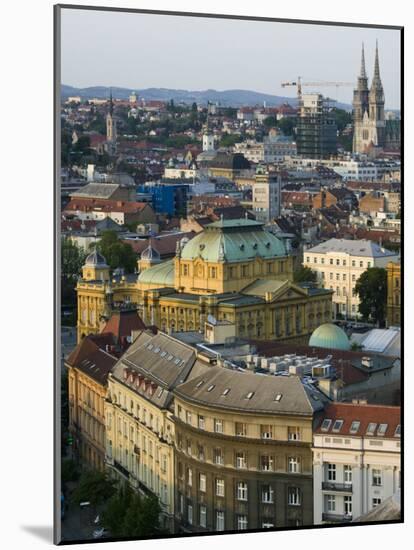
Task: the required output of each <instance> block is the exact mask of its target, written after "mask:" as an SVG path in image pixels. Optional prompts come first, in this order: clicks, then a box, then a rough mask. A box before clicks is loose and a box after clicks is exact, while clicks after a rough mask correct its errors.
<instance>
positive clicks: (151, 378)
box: [105, 332, 200, 532]
mask: <svg viewBox="0 0 414 550" xmlns="http://www.w3.org/2000/svg"><path fill="white" fill-rule="evenodd" d="M195 362H196V354H195V351H194V349H193V348H191V347H190V346H187V345H186V344H183V343H181V342H178V341H177V340H175V339H173V338H171V337H170V336H168V335H166V334H164V333H158V334H157V335H153V334H151V333H147V332H141V333H140V334H139V335H138V337H137V339H136V340H135V341H134V342H133V343H132V345H131V346H130V348H129V349H128V351H127V352H126V353H125V354H124V355H123V356H122V358H121V359H120V360H119V361H118V363H117V364H116V365H115V367H114V368H113V370H112V372H111V374H110V375H109V377H108V394H107V399H106V403H105V417H106V464H107V466H108V467H109V468H110V469H111V471H112V472H113V473H114V474H115V475H116V476H117V477H119V478H121V479H124V480H126V481H127V482H128V483H129V484H130V485H131V487H132V488H134V489H135V490H138V491H139V492H141V493H144V494H148V493H152V494H155V495H156V496H157V497H158V498H159V501H160V504H161V508H162V517H161V523H162V527H164V528H165V529H167V530H168V531H170V532H173V531H174V422H173V409H172V393H171V392H172V389H173V388H174V387H175V385H176V384H178V383H181V382H183V381H184V380H186V379H187V378H188V375H189V373H190V372H191V370H192V369H193V367H194V364H195ZM195 370H196V372H198V373H199V372H200V370H197V368H195Z"/></svg>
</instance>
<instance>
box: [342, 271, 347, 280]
mask: <svg viewBox="0 0 414 550" xmlns="http://www.w3.org/2000/svg"><path fill="white" fill-rule="evenodd" d="M342 280H343V281H346V273H343V274H342Z"/></svg>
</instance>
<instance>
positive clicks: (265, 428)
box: [260, 424, 272, 439]
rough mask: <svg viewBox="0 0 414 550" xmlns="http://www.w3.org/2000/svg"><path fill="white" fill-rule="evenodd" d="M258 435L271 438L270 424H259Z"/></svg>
mask: <svg viewBox="0 0 414 550" xmlns="http://www.w3.org/2000/svg"><path fill="white" fill-rule="evenodd" d="M260 437H261V438H262V439H272V426H270V425H268V424H266V425H261V426H260Z"/></svg>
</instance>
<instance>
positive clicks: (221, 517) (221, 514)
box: [216, 511, 224, 531]
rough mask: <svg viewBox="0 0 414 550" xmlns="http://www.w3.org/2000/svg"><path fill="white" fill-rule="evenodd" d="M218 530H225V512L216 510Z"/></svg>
mask: <svg viewBox="0 0 414 550" xmlns="http://www.w3.org/2000/svg"><path fill="white" fill-rule="evenodd" d="M216 531H224V512H219V511H217V512H216Z"/></svg>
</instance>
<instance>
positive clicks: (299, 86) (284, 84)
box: [281, 76, 354, 100]
mask: <svg viewBox="0 0 414 550" xmlns="http://www.w3.org/2000/svg"><path fill="white" fill-rule="evenodd" d="M281 85H282V88H286V87H287V86H296V87H297V94H298V99H299V100H301V98H302V86H319V87H321V88H324V87H325V86H336V88H337V89H338V88H339V86H354V83H353V82H327V81H323V80H320V81H319V82H302V79H301V77H300V76H298V79H297V80H296V81H293V82H282V83H281Z"/></svg>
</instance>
